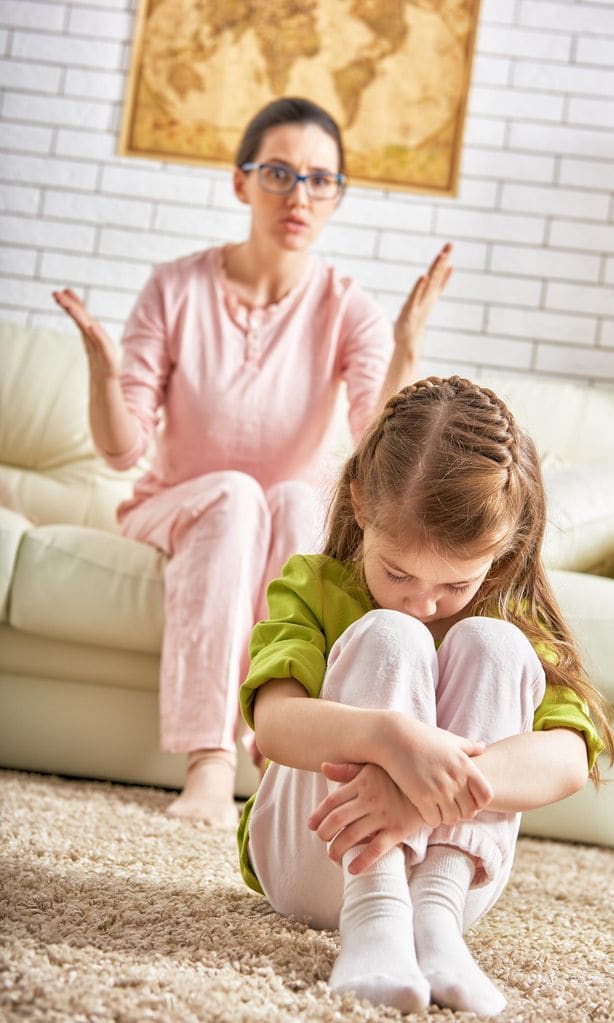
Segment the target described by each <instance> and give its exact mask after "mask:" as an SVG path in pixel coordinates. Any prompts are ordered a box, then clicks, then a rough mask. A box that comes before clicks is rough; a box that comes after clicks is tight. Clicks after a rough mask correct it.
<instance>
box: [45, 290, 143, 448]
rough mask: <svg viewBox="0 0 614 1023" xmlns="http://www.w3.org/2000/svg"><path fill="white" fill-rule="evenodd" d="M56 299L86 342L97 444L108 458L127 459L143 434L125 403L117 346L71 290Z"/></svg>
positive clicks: (92, 421)
mask: <svg viewBox="0 0 614 1023" xmlns="http://www.w3.org/2000/svg"><path fill="white" fill-rule="evenodd" d="M53 297H54V299H55V301H56V302H57V304H58V305H59V306H60V308H62V309H63V310H64V312H66V313H67V314H68V315H69V316H70V318H71V319H72V320H73V321H74V323H75V324H76V325H77V327H78V328H79V331H80V333H81V338H82V340H83V347H84V348H85V353H86V355H87V360H88V367H89V388H90V402H89V415H90V429H91V431H92V437H93V438H94V443H95V445H96V447H97V448H98V450H99V451H102V452H104V454H106V455H109V456H112V457H117V456H120V455H123V454H125V453H126V452H128V451H131V450H132V448H133V447H134V445H135V443H136V441H137V438H138V434H139V430H138V425H137V422H136V420H135V418H134V416H133V415H132V413H131V412H130V411H129V410H128V408H127V406H126V403H125V401H124V397H123V394H122V390H121V386H120V382H119V360H118V358H117V354H116V352H115V347H114V345H113V342H112V341H111V339H110V337H109V336H108V334H106V332H105V331H104V330H103V328H102V327H101V325H100V324H99V323H98V322H97V321H96V320H93V319H92V317H91V316H90V315H89V313H88V311H87V309H86V308H85V306H84V304H83V302H82V301H81V299H80V298H79V296H78V295H76V294H75V292H74V291H71V289H70V288H65V289H64V290H63V291H55V292H53Z"/></svg>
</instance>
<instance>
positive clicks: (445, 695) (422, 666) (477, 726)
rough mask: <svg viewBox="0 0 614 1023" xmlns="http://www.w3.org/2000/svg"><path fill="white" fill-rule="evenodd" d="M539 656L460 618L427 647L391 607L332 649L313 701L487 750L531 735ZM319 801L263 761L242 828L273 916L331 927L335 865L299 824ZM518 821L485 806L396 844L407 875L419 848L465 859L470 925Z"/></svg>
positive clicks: (318, 782) (300, 780)
mask: <svg viewBox="0 0 614 1023" xmlns="http://www.w3.org/2000/svg"><path fill="white" fill-rule="evenodd" d="M544 688H545V678H544V672H543V669H542V666H541V664H540V662H539V659H538V657H537V655H536V653H535V651H534V650H533V647H532V646H531V644H530V643H529V641H528V640H527V638H526V637H525V636H524V635H523V633H522V632H520V630H519V629H517V628H516V626H514V625H511V624H509V623H508V622H502V621H499V620H497V619H493V618H466V619H464V620H463V621H461V622H458V623H457V624H456V625H454V626H453V627H452V628H451V629H450V631H449V632H448V634H447V635H446V637H445V639H444V640H443V642H442V643H441V646H440V647H439V650H436V649H435V644H434V642H433V639H432V636H431V634H430V632H429V631H428V629H427V628H426V626H424V625H422V623H421V622H419V621H417V619H415V618H411V617H410V616H409V615H404V614H401V613H400V612H398V611H385V610H376V611H370V612H369V613H368V614H366V615H365V616H364V617H363V618H360V619H359V620H358V621H357V622H355V623H354V624H353V625H351V626H350V628H349V629H347V630H346V631H345V632H344V633H343V635H342V636H341V637H340V638H339V639H338V640H337V642H336V643H335V645H334V646H333V648H332V650H331V653H330V657H329V660H328V668H327V672H326V677H325V680H324V685H323V688H322V693H321V699H324V700H334V701H336V702H338V703H344V704H348V705H351V706H354V707H369V708H379V709H385V708H388V709H394V710H397V711H399V712H400V713H403V714H406V715H408V716H409V717H412V718H416V719H418V720H419V721H424V722H426V723H428V724H433V725H435V724H436V725H438V726H439V727H441V728H446V729H447V730H449V731H451V732H455V733H457V734H458V735H462V736H465V737H466V738H469V739H482V740H484V742H486V744H487V745H490V744H491V743H493V742H497V741H498V740H499V739H504V738H506V737H508V736H510V735H517V734H519V733H520V732H528V731H531V729H532V724H533V715H534V711H535V708H536V707H537V706H539V704H540V703H541V700H542V699H543V695H544ZM327 794H328V789H327V781H326V779H325V778H324V776H323V775H322V774H319V773H315V772H311V771H301V770H297V769H296V768H291V767H283V766H280V765H278V764H271V765H270V766H269V767H268V769H267V771H266V773H265V776H264V778H263V780H262V782H261V784H260V787H259V789H258V793H257V796H256V800H255V803H254V806H253V808H252V812H251V817H250V824H249V849H250V859H251V861H252V865H253V867H254V870H255V873H256V876H257V877H258V879H259V881H260V884H261V885H262V888H263V891H264V893H265V895H266V897H267V899H268V900H269V902H270V904H271V906H272V907H273V909H275V910H277V912H279V913H282V914H283V915H287V916H289V915H292V916H295V917H297V918H298V919H301V920H305V921H306V922H308V923H310V924H311V925H312V926H313V927H319V928H334V927H337V926H338V924H339V913H340V911H341V906H342V899H343V876H342V871H341V869H340V868H339V867H338V866H337V865H336V864H335V863H333V862H332V861H331V860H330V859H329V858H328V855H327V847H326V843H325V842H323V841H322V840H321V839H320V838H318V836H317V835H316V834H315V833H314V832H312V831H310V830H309V828H308V827H307V819H308V817H309V815H310V814H311V813H312V811H313V810H314V809H315V808H316V806H317V805H318V804H319V803H320V802H321V801H322V800H323V799H324V798H325V797H326V795H327ZM519 824H520V814H514V813H493V812H490V811H483V812H482V813H480V814H478V815H477V817H475V818H474V819H473V820H471V821H461V822H459V823H457V824H454V825H440V826H439V827H436V828H430V827H428V826H426V825H425V826H424V827H423V828H422V829H421V830H420V831H419V832H418V833H416V834H413V835H410V836H408V837H407V839H406V841H405V843H404V844H405V848H406V862H407V867H408V871H409V870H411V867H412V866H413V865H414V864H416V863H420V862H422V860H423V859H424V856H425V853H426V848H427V845H431V844H433V845H443V844H445V845H452V846H455V847H456V848H459V849H462V850H464V851H465V852H467V853H469V854H471V856H473V857H474V858H475V859H476V861H477V863H478V867H477V870H476V877H475V880H474V884H473V886H472V888H471V890H470V892H469V895H468V898H467V903H466V907H465V918H464V927H465V929H466V928H467V927H470V926H471V925H472V924H474V923H475V922H476V920H478V919H479V917H480V916H482V915H483V914H484V913H485V912H486V911H487V910H488V909H490V908H491V906H493V905H494V903H495V902H496V901H497V899H498V898H499V896H500V894H501V892H502V890H503V888H504V886H505V884H506V882H507V879H508V877H509V873H510V870H511V867H512V862H513V858H514V849H515V845H516V837H517V834H518V827H519Z"/></svg>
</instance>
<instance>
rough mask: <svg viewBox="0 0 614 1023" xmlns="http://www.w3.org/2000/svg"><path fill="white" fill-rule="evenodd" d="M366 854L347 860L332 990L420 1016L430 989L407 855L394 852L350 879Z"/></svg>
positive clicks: (357, 848)
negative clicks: (417, 948)
mask: <svg viewBox="0 0 614 1023" xmlns="http://www.w3.org/2000/svg"><path fill="white" fill-rule="evenodd" d="M364 848H365V847H364V846H355V847H354V848H353V849H351V850H350V852H348V853H346V854H345V856H344V857H343V875H344V895H343V909H342V911H341V919H340V922H339V932H340V937H341V951H340V953H339V958H338V959H337V962H336V963H335V965H334V967H333V971H332V973H331V976H330V980H329V985H330V987H331V988H332V989H333V990H334V991H339V992H340V993H343V992H345V991H353V992H354V993H355V995H356V997H358V998H367V999H368V1000H369V1001H370V1002H373V1003H374V1004H376V1005H382V1004H383V1005H390V1006H392V1007H393V1008H395V1009H400V1011H401V1012H420V1011H421V1010H422V1009H426V1007H427V1006H428V1004H429V986H428V984H427V982H426V980H425V979H424V977H423V976H422V974H421V973H420V970H419V968H418V964H417V962H416V956H415V952H414V943H413V939H412V912H411V903H410V901H409V892H408V888H407V878H406V875H405V855H404V853H403V851H402V850H401V849H391V850H390V852H388V853H386V854H385V855H384V856H382V857H381V859H379V860H378V861H377V862H376V863H374V864H373V866H371V867H369V868H368V869H367V870H366V871H365V873H364V874H360V875H353V874H350V873H349V871H348V866H349V864H350V863H351V862H352V860H353V859H354V858H355V856H357V855H358V854H359V853H360V852H361V851H362V850H363V849H364Z"/></svg>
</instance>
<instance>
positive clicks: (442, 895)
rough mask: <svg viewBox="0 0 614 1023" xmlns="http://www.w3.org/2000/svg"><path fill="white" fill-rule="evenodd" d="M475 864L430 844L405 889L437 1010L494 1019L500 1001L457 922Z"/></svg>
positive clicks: (462, 855)
mask: <svg viewBox="0 0 614 1023" xmlns="http://www.w3.org/2000/svg"><path fill="white" fill-rule="evenodd" d="M474 869H475V867H474V863H473V860H472V858H471V857H470V856H467V855H466V854H465V853H464V852H461V851H460V850H459V849H453V848H451V847H449V846H443V845H435V846H430V847H429V851H428V853H427V858H426V859H425V860H424V862H423V863H421V864H420V865H419V866H417V867H414V869H413V871H412V874H411V881H410V890H411V898H412V904H413V907H414V934H415V939H416V952H417V956H418V963H419V964H420V969H421V970H422V972H423V974H424V976H425V977H426V978H427V980H428V981H429V983H430V985H431V997H432V1000H433V1001H434V1002H436V1003H437V1004H438V1005H441V1006H447V1007H448V1008H450V1009H455V1010H457V1011H459V1012H460V1011H463V1010H464V1011H466V1012H475V1013H477V1014H478V1016H496V1015H497V1014H498V1013H500V1012H501V1011H502V1010H503V1009H504V1008H505V1005H506V1002H505V998H504V997H503V995H502V994H501V992H500V991H499V989H498V988H497V987H496V986H495V985H494V984H493V982H492V981H491V980H490V979H489V978H488V977H487V976H486V974H485V973H484V972H483V971H482V970H481V969H480V967H479V966H478V964H477V963H476V961H475V959H474V958H473V956H472V955H471V952H470V951H469V949H468V948H467V945H466V944H465V942H464V940H463V934H462V919H463V909H464V905H465V899H466V897H467V892H468V890H469V886H470V884H471V880H472V878H473V873H474Z"/></svg>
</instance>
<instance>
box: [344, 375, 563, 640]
mask: <svg viewBox="0 0 614 1023" xmlns="http://www.w3.org/2000/svg"><path fill="white" fill-rule="evenodd" d="M544 526H545V501H544V492H543V486H542V481H541V472H540V468H539V462H538V458H537V454H536V451H535V447H534V445H533V443H532V441H531V440H530V439H529V438H528V437H527V436H526V435H525V434H523V433H522V432H521V431H520V430H519V429H518V427H517V425H516V423H515V421H514V418H513V416H512V414H511V412H510V411H509V409H508V408H507V407H506V406H505V404H504V403H503V402H502V401H501V400H500V399H499V398H498V397H497V396H496V395H495V394H493V392H492V391H489V390H487V389H486V388H483V387H480V386H478V385H477V384H474V383H471V382H470V381H469V380H463V379H462V378H460V377H451V378H450V379H448V380H440V379H439V378H436V377H431V378H429V379H428V380H422V381H420V382H419V383H417V384H413V385H412V386H411V387H406V388H404V389H403V390H402V391H400V392H399V393H398V394H396V395H394V397H392V398H391V399H390V400H389V401H388V403H387V405H386V407H385V408H384V411H383V413H382V415H381V416H380V418H379V420H378V421H377V422H376V423H375V425H374V426H373V427H372V428H371V430H370V431H369V432H368V433H367V434H366V436H365V437H364V438H363V440H362V442H361V444H360V445H359V447H358V449H357V450H356V452H355V453H354V455H353V456H352V457H351V458H350V459H349V461H348V462H347V463H346V466H345V470H344V472H343V476H342V479H341V481H340V485H339V488H338V492H337V495H336V499H335V502H334V505H333V508H332V510H331V515H330V518H329V534H328V540H327V546H326V552H327V553H329V554H332V555H333V556H335V557H338V558H340V559H341V560H351V561H356V562H358V564H359V567H360V568H361V570H362V572H363V574H364V577H365V580H366V582H367V584H368V585H369V588H370V590H371V592H372V595H373V597H374V599H375V600H376V602H377V603H379V604H382V605H383V606H388V607H395V608H397V609H398V610H406V611H407V612H408V613H410V614H413V615H414V616H415V617H418V618H420V619H421V620H422V621H433V620H436V619H442V618H448V617H450V616H453V615H454V614H455V613H457V612H458V611H460V610H461V609H462V608H463V607H465V606H466V605H467V604H468V603H470V602H471V601H474V600H481V599H482V598H488V599H489V600H490V601H491V602H492V601H496V602H499V601H505V600H506V599H508V597H509V596H510V595H511V594H512V593H513V594H514V598H515V599H518V598H519V597H521V596H522V597H523V598H524V597H526V596H527V588H528V587H529V579H528V575H527V571H528V567H529V566H530V565H532V564H534V563H535V562H536V561H539V552H540V547H541V542H542V537H543V532H544ZM382 595H383V596H384V600H382V599H379V598H380V596H382Z"/></svg>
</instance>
